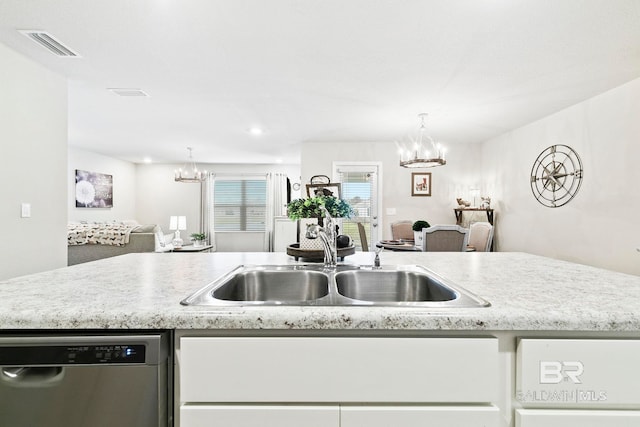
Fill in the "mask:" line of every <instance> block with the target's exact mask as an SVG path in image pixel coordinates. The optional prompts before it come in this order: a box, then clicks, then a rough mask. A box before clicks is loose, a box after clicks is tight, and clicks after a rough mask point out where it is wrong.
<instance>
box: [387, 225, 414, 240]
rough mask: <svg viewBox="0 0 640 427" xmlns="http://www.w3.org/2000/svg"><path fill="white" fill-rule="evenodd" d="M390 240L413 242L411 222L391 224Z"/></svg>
mask: <svg viewBox="0 0 640 427" xmlns="http://www.w3.org/2000/svg"><path fill="white" fill-rule="evenodd" d="M391 238H392V239H393V240H413V221H409V220H404V221H396V222H392V223H391Z"/></svg>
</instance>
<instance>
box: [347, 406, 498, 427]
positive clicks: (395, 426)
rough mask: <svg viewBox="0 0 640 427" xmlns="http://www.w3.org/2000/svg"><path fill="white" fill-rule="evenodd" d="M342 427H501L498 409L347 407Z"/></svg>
mask: <svg viewBox="0 0 640 427" xmlns="http://www.w3.org/2000/svg"><path fill="white" fill-rule="evenodd" d="M340 422H341V424H340V426H341V427H431V426H437V427H460V426H464V427H498V426H500V411H499V410H498V408H496V407H494V406H423V407H420V406H406V407H401V406H388V407H387V406H385V407H374V406H361V407H358V406H344V407H341V408H340Z"/></svg>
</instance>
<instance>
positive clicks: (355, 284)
mask: <svg viewBox="0 0 640 427" xmlns="http://www.w3.org/2000/svg"><path fill="white" fill-rule="evenodd" d="M181 304H183V305H196V306H199V305H203V306H268V305H273V306H282V305H290V306H400V307H403V306H406V307H428V308H472V307H487V306H489V305H490V304H489V303H488V302H487V301H485V300H484V299H482V298H480V297H478V296H476V295H473V294H472V293H471V292H469V291H467V290H465V289H463V288H461V287H460V286H457V285H455V284H454V283H451V282H450V281H448V280H446V279H444V278H442V277H440V276H438V275H437V274H435V273H433V272H432V271H430V270H428V269H426V268H424V267H421V266H417V265H398V266H383V267H377V268H374V267H372V266H357V265H339V266H338V267H337V268H336V269H335V270H327V269H324V268H323V267H322V266H321V265H314V264H297V265H255V266H244V265H242V266H239V267H237V268H235V269H234V270H232V271H230V272H229V273H227V274H225V275H224V276H222V277H220V278H218V279H216V280H215V281H213V282H211V283H209V284H208V285H206V286H205V287H203V288H201V289H199V290H198V291H196V292H195V293H193V294H192V295H190V296H189V297H187V298H185V299H184V300H183V301H181Z"/></svg>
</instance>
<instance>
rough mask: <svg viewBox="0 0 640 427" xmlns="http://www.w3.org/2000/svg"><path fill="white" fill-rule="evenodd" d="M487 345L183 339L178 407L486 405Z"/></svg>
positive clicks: (490, 351)
mask: <svg viewBox="0 0 640 427" xmlns="http://www.w3.org/2000/svg"><path fill="white" fill-rule="evenodd" d="M498 356H499V353H498V340H497V339H495V338H326V337H313V338H310V337H269V338H257V337H233V338H231V337H230V338H227V337H212V338H205V337H183V338H181V340H180V354H179V357H178V363H179V365H180V401H181V402H218V403H230V402H237V403H243V402H265V403H266V402H294V403H295V402H329V403H332V402H368V403H369V402H371V403H373V402H388V403H391V402H403V403H404V402H408V403H413V402H434V403H445V402H459V403H460V402H494V401H495V400H496V399H497V396H498V388H499V384H498V379H499V375H498Z"/></svg>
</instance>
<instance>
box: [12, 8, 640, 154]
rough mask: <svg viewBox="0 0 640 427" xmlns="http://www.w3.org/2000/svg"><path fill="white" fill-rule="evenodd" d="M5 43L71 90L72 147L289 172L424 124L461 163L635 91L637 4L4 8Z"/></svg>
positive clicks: (639, 34) (639, 61) (639, 46)
mask: <svg viewBox="0 0 640 427" xmlns="http://www.w3.org/2000/svg"><path fill="white" fill-rule="evenodd" d="M25 29H26V30H43V31H47V32H49V33H51V34H52V35H53V36H55V37H56V38H57V39H58V40H60V41H61V42H63V43H64V44H65V45H67V46H69V47H71V48H72V49H73V50H75V51H77V52H78V53H79V54H80V55H81V57H80V58H58V57H56V56H54V55H53V54H51V53H49V52H48V51H47V50H45V49H44V48H42V47H41V46H38V45H37V44H35V43H34V42H32V41H31V40H29V39H28V38H27V37H25V36H23V35H22V34H20V33H19V32H18V31H17V30H25ZM0 42H1V43H4V44H6V45H7V46H9V47H10V48H12V49H14V50H16V51H18V52H20V53H22V54H24V55H26V56H27V57H29V58H32V59H33V60H35V61H37V62H39V63H41V64H43V65H45V66H46V67H48V68H49V69H51V70H54V71H56V72H58V73H60V74H62V75H64V76H66V77H67V78H68V82H69V144H70V145H72V146H75V147H80V148H83V149H87V150H91V151H94V152H98V153H102V154H105V155H108V156H112V157H116V158H120V159H123V160H128V161H132V162H136V163H139V162H142V161H143V159H144V158H145V157H149V158H151V159H152V160H153V162H160V163H164V162H182V161H184V160H185V159H186V157H187V149H186V147H193V152H194V157H195V159H196V160H197V161H199V162H209V163H279V162H282V163H292V164H295V163H299V154H300V144H301V143H303V142H306V141H316V142H329V141H330V142H346V143H348V142H352V141H389V142H390V143H393V141H395V140H398V139H401V138H402V137H403V136H404V135H406V134H407V133H408V132H409V131H411V130H412V129H417V126H418V119H417V114H418V113H421V112H428V113H430V115H429V121H428V127H429V129H430V133H431V135H432V136H434V137H435V138H436V139H438V140H441V141H443V142H445V143H446V144H447V145H449V146H450V147H451V150H454V149H455V144H456V143H477V142H482V141H484V140H486V139H488V138H491V137H493V136H496V135H499V134H501V133H504V132H506V131H508V130H510V129H513V128H516V127H519V126H522V125H524V124H526V123H529V122H532V121H534V120H536V119H539V118H541V117H544V116H546V115H549V114H551V113H553V112H556V111H558V110H560V109H563V108H565V107H567V106H570V105H573V104H575V103H578V102H580V101H582V100H584V99H587V98H590V97H592V96H594V95H596V94H599V93H602V92H604V91H606V90H608V89H611V88H613V87H616V86H618V85H620V84H622V83H625V82H627V81H629V80H632V79H634V78H637V77H640V1H638V0H563V1H558V0H135V1H134V0H91V1H87V0H55V1H54V0H0ZM108 88H139V89H142V90H143V91H144V92H146V93H147V94H148V95H149V96H148V97H121V96H118V95H116V94H114V93H112V92H110V91H109V90H107V89H108ZM254 126H258V127H260V128H262V129H263V130H264V132H263V134H262V135H259V136H256V135H252V134H251V133H250V132H249V129H250V128H252V127H254Z"/></svg>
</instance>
